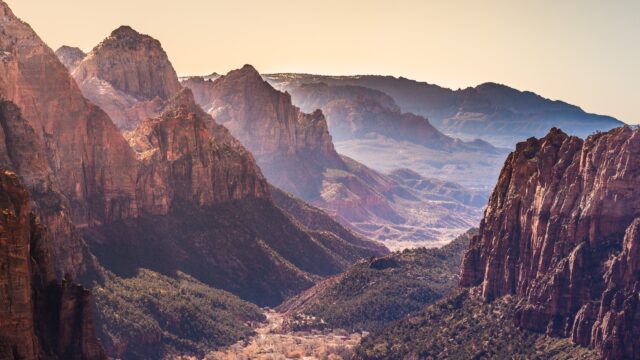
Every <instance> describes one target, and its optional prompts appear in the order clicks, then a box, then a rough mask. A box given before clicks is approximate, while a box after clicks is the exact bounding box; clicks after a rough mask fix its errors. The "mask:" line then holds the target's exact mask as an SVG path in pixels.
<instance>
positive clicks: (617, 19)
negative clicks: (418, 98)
mask: <svg viewBox="0 0 640 360" xmlns="http://www.w3.org/2000/svg"><path fill="white" fill-rule="evenodd" d="M6 1H7V3H8V4H9V5H10V6H11V7H12V9H13V10H14V12H15V13H16V14H17V15H18V16H19V17H21V18H22V19H23V20H25V21H27V22H29V23H30V24H31V25H32V26H33V28H34V29H35V30H36V31H37V32H38V33H39V34H40V36H41V37H42V38H43V39H44V40H45V41H46V42H47V43H48V44H49V45H50V46H51V47H52V48H54V49H56V48H57V47H59V46H60V45H63V44H66V45H72V46H78V47H80V48H82V49H83V50H85V51H89V50H91V48H92V47H93V46H94V45H96V44H97V43H98V42H100V41H101V40H102V39H103V38H104V37H106V36H107V35H108V34H109V33H110V32H111V31H112V30H113V29H115V28H116V27H118V26H119V25H123V24H127V25H131V26H132V27H133V28H135V29H136V30H138V31H140V32H143V33H147V34H149V35H151V36H153V37H155V38H157V39H159V40H160V41H161V42H162V44H163V47H164V48H165V50H166V51H167V53H168V54H169V57H170V58H171V61H172V62H173V64H174V66H175V68H176V70H177V71H178V73H179V74H181V75H191V74H208V73H211V72H213V71H217V72H222V73H224V72H227V71H228V70H231V69H234V68H238V67H240V66H242V65H243V64H245V63H250V64H252V65H254V66H255V67H256V68H257V69H258V70H259V71H261V72H263V73H266V72H285V71H287V72H309V73H320V74H335V75H347V74H365V73H366V74H384V75H395V76H405V77H409V78H412V79H416V80H421V81H427V82H430V83H435V84H438V85H441V86H446V87H451V88H459V87H466V86H475V85H478V84H480V83H482V82H486V81H494V82H500V83H504V84H507V85H510V86H512V87H515V88H518V89H521V90H531V91H535V92H537V93H539V94H541V95H543V96H545V97H549V98H553V99H561V100H564V101H567V102H570V103H573V104H576V105H579V106H581V107H582V108H583V109H585V110H587V111H589V112H595V113H600V114H607V115H612V116H615V117H617V118H619V119H620V120H623V121H625V122H628V123H640V90H639V89H640V84H639V83H640V1H637V0H626V1H590V0H583V1H580V0H573V1H550V0H536V1H519V0H501V1H497V0H496V1H483V0H468V1H455V0H449V1H428V0H404V1H403V0H393V1H380V0H322V1H319V0H315V1H309V0H253V1H249V0H225V1H221V0H209V1H205V0H180V1H176V0H108V1H107V0H55V1H52V0H6Z"/></svg>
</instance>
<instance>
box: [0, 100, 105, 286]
mask: <svg viewBox="0 0 640 360" xmlns="http://www.w3.org/2000/svg"><path fill="white" fill-rule="evenodd" d="M45 148H46V146H45V144H44V142H43V141H42V140H41V139H40V137H38V136H37V135H36V131H35V130H34V129H33V128H32V127H31V125H29V123H28V122H27V121H26V120H25V119H24V118H23V117H22V115H21V113H20V110H19V109H18V107H17V106H16V105H15V104H13V103H12V102H10V101H7V100H1V99H0V168H2V169H10V170H12V171H15V172H16V173H17V174H19V175H20V177H21V178H22V181H23V182H24V184H25V186H26V187H27V188H28V189H29V192H30V194H31V198H32V200H33V201H34V203H35V204H34V211H36V212H37V213H38V214H39V216H40V218H41V219H42V221H43V222H44V223H45V224H47V227H48V229H49V231H50V233H51V234H52V242H53V246H52V251H53V258H54V259H55V268H56V269H57V270H58V275H59V276H60V277H61V276H62V275H64V274H65V273H66V274H70V275H72V276H75V277H77V278H82V279H83V280H87V281H88V280H91V279H93V278H95V277H96V276H99V274H100V270H99V266H98V265H97V264H96V263H95V261H94V259H93V257H92V256H91V255H90V254H89V253H88V250H87V246H86V244H85V243H84V241H83V240H82V239H81V238H80V236H79V235H78V233H77V231H76V229H75V227H74V225H73V224H72V222H71V217H70V213H69V201H68V200H67V198H66V197H65V196H64V195H63V194H62V193H61V192H60V190H59V186H58V183H57V180H56V178H55V175H54V174H53V172H52V171H51V168H50V167H49V165H48V162H47V156H46V150H45Z"/></svg>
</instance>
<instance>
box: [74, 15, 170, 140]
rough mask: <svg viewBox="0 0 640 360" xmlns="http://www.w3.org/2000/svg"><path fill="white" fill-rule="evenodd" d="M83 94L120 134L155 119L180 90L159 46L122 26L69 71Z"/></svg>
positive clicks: (168, 62) (167, 59)
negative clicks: (145, 120) (106, 116)
mask: <svg viewBox="0 0 640 360" xmlns="http://www.w3.org/2000/svg"><path fill="white" fill-rule="evenodd" d="M73 77H74V78H75V79H76V81H77V82H78V84H79V85H80V88H81V89H82V92H83V94H84V95H85V96H86V97H87V98H88V99H89V100H91V101H93V102H94V103H96V104H98V105H99V106H100V107H101V108H102V109H104V110H105V111H106V112H107V113H108V114H109V116H110V117H111V119H112V120H113V121H114V123H115V124H116V125H117V126H118V127H119V128H120V129H124V130H132V129H134V128H135V127H136V126H137V125H138V124H139V123H140V122H141V121H142V120H144V119H145V118H147V117H155V116H157V115H159V113H160V112H161V111H162V108H163V106H164V102H165V101H167V100H168V99H170V98H171V97H172V96H174V95H175V94H176V93H177V92H178V91H180V89H181V88H182V86H181V85H180V82H179V81H178V76H177V75H176V72H175V70H174V69H173V66H172V65H171V62H170V61H169V58H168V57H167V54H166V53H165V51H164V50H163V49H162V46H161V44H160V42H159V41H158V40H156V39H154V38H152V37H150V36H148V35H143V34H140V33H138V32H137V31H135V30H133V29H132V28H131V27H129V26H121V27H119V28H117V29H116V30H114V31H113V32H112V33H111V35H110V36H109V37H107V38H106V39H105V40H103V41H102V42H101V43H100V44H98V45H97V46H96V47H95V48H94V49H93V50H92V51H91V52H90V53H89V54H88V55H87V56H86V57H85V58H84V60H83V61H82V62H80V63H79V64H78V66H77V68H76V69H75V70H74V71H73Z"/></svg>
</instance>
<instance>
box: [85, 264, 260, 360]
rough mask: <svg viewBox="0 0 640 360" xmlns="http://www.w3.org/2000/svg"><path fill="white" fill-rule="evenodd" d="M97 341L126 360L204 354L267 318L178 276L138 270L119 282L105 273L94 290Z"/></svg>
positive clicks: (240, 302)
mask: <svg viewBox="0 0 640 360" xmlns="http://www.w3.org/2000/svg"><path fill="white" fill-rule="evenodd" d="M94 291H95V294H96V296H95V298H96V303H97V305H98V316H99V320H100V323H101V328H100V329H99V332H100V335H101V338H102V339H101V340H102V341H103V343H104V344H105V347H106V348H107V350H108V352H109V353H110V354H112V355H114V356H117V357H120V358H125V359H152V358H153V359H160V358H166V357H169V356H170V355H175V354H193V355H199V356H203V355H204V354H206V353H207V352H208V351H211V350H214V349H217V348H219V347H222V346H227V345H230V344H233V343H235V342H236V341H238V340H240V339H244V338H247V337H249V336H251V335H253V333H254V332H253V328H252V326H251V323H255V322H262V321H264V320H265V317H264V315H263V314H262V311H261V310H260V309H259V308H258V307H257V306H255V305H253V304H251V303H248V302H246V301H243V300H241V299H240V298H238V297H237V296H235V295H232V294H230V293H228V292H226V291H222V290H218V289H214V288H211V287H208V286H207V285H205V284H203V283H201V282H199V281H197V280H195V279H194V278H192V277H190V276H188V275H186V274H183V273H178V274H177V276H176V279H172V278H169V277H166V276H164V275H160V274H158V273H155V272H153V271H150V270H145V269H141V270H139V271H138V274H137V276H135V277H132V278H128V279H122V278H119V277H117V276H115V275H113V274H108V275H107V276H106V280H105V283H104V285H100V286H97V287H96V288H94Z"/></svg>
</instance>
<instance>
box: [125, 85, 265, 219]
mask: <svg viewBox="0 0 640 360" xmlns="http://www.w3.org/2000/svg"><path fill="white" fill-rule="evenodd" d="M207 122H208V123H209V124H210V126H211V132H212V133H213V136H212V135H211V133H210V131H209V129H208V128H207ZM128 138H129V142H130V144H131V145H132V147H133V148H134V149H135V150H136V152H137V153H138V155H139V158H140V160H141V162H142V165H141V170H140V175H139V177H138V199H139V202H140V207H141V208H142V209H143V211H145V212H147V213H150V214H155V215H159V214H166V213H168V212H169V210H170V208H171V207H172V204H174V203H176V204H179V203H183V204H197V205H198V206H205V205H211V204H214V203H220V202H225V201H231V200H240V199H243V198H245V197H256V198H261V197H269V189H268V185H267V182H266V180H265V179H264V177H263V176H262V174H261V173H260V170H259V168H258V167H257V165H256V164H255V161H254V160H253V157H252V156H251V154H250V153H249V152H248V151H247V150H246V149H245V148H244V147H243V146H242V145H241V144H240V143H239V142H238V141H237V140H235V139H234V138H233V137H232V136H231V135H230V134H229V132H228V131H227V130H226V129H225V128H224V127H222V126H219V125H216V124H215V123H214V121H213V119H211V117H210V116H209V115H208V114H206V113H205V112H204V111H202V109H200V107H199V106H198V105H196V103H195V101H194V100H193V95H192V94H191V90H188V89H184V90H183V91H182V92H181V93H179V94H178V95H177V96H176V97H174V98H173V99H172V100H171V102H170V103H169V104H168V105H167V108H166V109H165V110H164V112H163V113H162V115H161V116H160V117H158V118H154V119H147V120H145V121H144V122H143V123H142V124H141V125H140V126H139V127H138V128H137V129H136V130H135V131H133V132H132V133H130V134H128Z"/></svg>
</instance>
